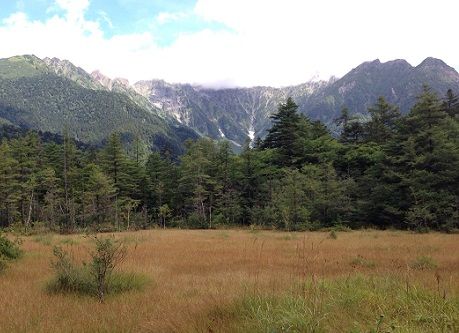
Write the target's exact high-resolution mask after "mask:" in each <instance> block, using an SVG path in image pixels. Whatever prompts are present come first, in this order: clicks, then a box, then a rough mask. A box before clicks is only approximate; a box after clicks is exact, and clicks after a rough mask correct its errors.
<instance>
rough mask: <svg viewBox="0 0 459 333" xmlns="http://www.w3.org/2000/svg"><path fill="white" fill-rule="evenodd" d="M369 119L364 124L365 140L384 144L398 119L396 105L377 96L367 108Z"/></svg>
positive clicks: (395, 126)
mask: <svg viewBox="0 0 459 333" xmlns="http://www.w3.org/2000/svg"><path fill="white" fill-rule="evenodd" d="M368 112H369V113H370V115H371V120H370V121H369V122H368V123H367V124H366V133H367V134H366V136H367V141H370V142H375V143H377V144H384V143H386V142H387V140H390V139H391V138H392V136H393V135H394V132H395V130H396V128H397V122H398V121H399V120H400V117H401V115H400V111H399V110H398V107H396V106H394V105H391V104H389V103H387V102H386V100H385V99H384V97H382V96H381V97H379V98H378V101H377V102H376V104H375V105H374V106H372V107H370V108H369V109H368Z"/></svg>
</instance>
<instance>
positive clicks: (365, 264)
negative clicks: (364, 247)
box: [350, 255, 376, 268]
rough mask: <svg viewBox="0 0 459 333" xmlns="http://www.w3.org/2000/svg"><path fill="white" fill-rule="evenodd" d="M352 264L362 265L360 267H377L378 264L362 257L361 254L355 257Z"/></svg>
mask: <svg viewBox="0 0 459 333" xmlns="http://www.w3.org/2000/svg"><path fill="white" fill-rule="evenodd" d="M350 264H351V265H352V266H360V267H366V268H375V267H376V264H375V262H374V261H372V260H369V259H366V258H364V257H362V256H361V255H358V256H357V257H355V258H354V259H352V260H351V262H350Z"/></svg>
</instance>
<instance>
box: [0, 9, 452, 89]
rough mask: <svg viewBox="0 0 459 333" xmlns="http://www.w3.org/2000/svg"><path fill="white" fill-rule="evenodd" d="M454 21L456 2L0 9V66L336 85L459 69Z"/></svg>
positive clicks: (229, 83) (216, 83)
mask: <svg viewBox="0 0 459 333" xmlns="http://www.w3.org/2000/svg"><path fill="white" fill-rule="evenodd" d="M446 9H447V10H446ZM458 12H459V2H458V1H457V0H436V1H435V2H434V1H432V0H417V1H409V0H406V1H400V0H372V1H368V0H346V1H343V0H320V1H318V0H180V1H176V0H0V43H1V44H0V45H2V47H0V58H4V57H10V56H14V55H18V54H35V55H37V56H39V57H41V58H43V57H57V58H61V59H67V60H70V61H72V62H73V63H74V64H76V65H77V66H80V67H82V68H83V69H85V70H86V71H88V72H91V71H93V70H96V69H97V70H100V71H102V72H103V73H104V74H106V75H108V76H110V77H124V78H127V79H129V80H130V81H131V82H134V81H137V80H142V79H145V80H148V79H165V80H166V81H169V82H187V83H194V84H201V85H204V86H211V87H234V86H255V85H270V86H286V85H293V84H299V83H302V82H306V81H308V80H310V79H311V78H314V79H318V78H319V79H328V78H329V77H330V76H338V77H340V76H342V75H344V74H345V73H346V72H348V71H349V70H350V69H352V68H354V67H356V66H357V65H359V64H360V63H362V62H364V61H371V60H374V59H377V58H379V59H380V60H381V61H389V60H393V59H406V60H407V61H408V62H410V63H411V64H412V65H417V64H419V63H420V62H421V61H422V60H423V59H425V58H426V57H430V56H432V57H436V58H440V59H442V60H444V61H445V62H446V63H448V64H449V65H450V66H452V67H454V68H456V69H459V48H458V46H457V45H456V44H457V43H454V42H451V41H454V33H455V32H456V31H457V23H456V22H457V18H456V16H457V13H458Z"/></svg>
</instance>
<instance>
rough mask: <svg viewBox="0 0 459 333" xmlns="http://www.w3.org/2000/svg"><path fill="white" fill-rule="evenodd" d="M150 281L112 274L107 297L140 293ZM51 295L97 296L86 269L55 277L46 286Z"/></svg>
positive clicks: (137, 276)
mask: <svg viewBox="0 0 459 333" xmlns="http://www.w3.org/2000/svg"><path fill="white" fill-rule="evenodd" d="M149 281H150V279H149V278H148V277H146V276H144V275H141V274H136V273H121V272H116V273H113V274H112V276H111V277H110V278H109V279H108V281H107V290H106V293H107V295H116V294H121V293H124V292H128V291H141V290H142V289H143V288H144V286H145V285H146V284H148V282H149ZM46 290H47V291H48V292H49V293H52V294H76V295H81V296H94V297H95V296H97V283H96V282H95V280H94V278H93V276H92V275H91V273H90V271H89V270H88V269H86V268H84V269H81V268H80V269H75V270H72V271H71V272H69V274H68V275H66V276H62V275H61V276H56V277H54V278H53V279H52V280H51V281H49V282H48V284H47V285H46Z"/></svg>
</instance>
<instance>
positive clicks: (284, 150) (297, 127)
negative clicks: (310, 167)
mask: <svg viewBox="0 0 459 333" xmlns="http://www.w3.org/2000/svg"><path fill="white" fill-rule="evenodd" d="M297 111H298V105H296V104H295V102H294V101H293V99H292V98H291V97H289V98H287V101H286V102H285V103H284V104H281V105H280V106H279V109H278V111H277V113H275V114H274V115H272V116H271V117H270V118H271V119H272V122H273V125H272V127H271V128H270V129H269V130H268V134H267V135H266V138H265V139H264V141H263V143H262V145H261V147H262V148H264V149H266V148H269V149H274V150H275V151H276V158H275V163H276V164H277V165H279V166H281V167H293V166H295V167H297V166H298V165H299V163H300V159H301V157H302V155H303V147H302V144H301V143H302V142H301V129H302V128H301V124H300V123H301V117H300V115H299V114H298V113H297Z"/></svg>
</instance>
